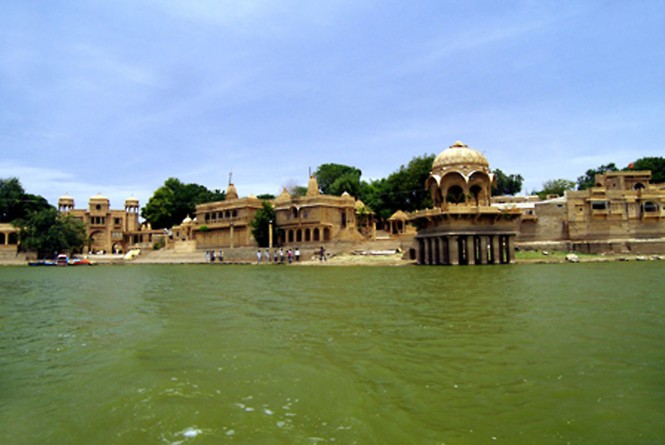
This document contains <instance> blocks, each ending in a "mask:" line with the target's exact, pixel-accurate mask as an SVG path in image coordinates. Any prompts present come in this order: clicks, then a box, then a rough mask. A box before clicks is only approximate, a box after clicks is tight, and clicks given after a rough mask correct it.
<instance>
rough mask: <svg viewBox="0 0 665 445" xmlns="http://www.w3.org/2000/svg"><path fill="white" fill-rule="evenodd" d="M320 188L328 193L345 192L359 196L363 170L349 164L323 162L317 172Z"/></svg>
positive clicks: (339, 193)
mask: <svg viewBox="0 0 665 445" xmlns="http://www.w3.org/2000/svg"><path fill="white" fill-rule="evenodd" d="M315 175H316V180H317V182H318V183H319V189H321V192H322V193H324V194H326V195H336V196H341V195H342V194H343V193H344V192H347V193H349V194H350V195H352V196H358V192H359V190H360V176H361V175H362V172H361V171H360V170H359V169H357V168H355V167H350V166H348V165H342V164H321V165H319V168H317V169H316V172H315Z"/></svg>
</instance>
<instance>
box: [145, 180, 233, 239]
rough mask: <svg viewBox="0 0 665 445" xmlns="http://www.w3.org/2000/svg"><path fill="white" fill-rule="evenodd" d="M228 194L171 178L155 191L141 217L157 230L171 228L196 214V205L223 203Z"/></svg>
mask: <svg viewBox="0 0 665 445" xmlns="http://www.w3.org/2000/svg"><path fill="white" fill-rule="evenodd" d="M225 198H226V194H225V193H224V192H221V191H219V190H214V191H210V190H208V189H207V188H206V187H204V186H202V185H199V184H183V183H182V182H181V181H180V180H179V179H177V178H169V179H167V180H166V181H164V185H163V186H161V187H160V188H158V189H157V190H155V193H154V194H153V195H152V197H151V198H150V199H149V200H148V202H147V203H146V205H145V207H143V209H141V216H142V217H143V218H145V219H146V220H148V221H150V224H151V225H152V227H153V228H155V229H163V228H170V227H173V226H175V225H178V224H180V223H181V222H182V221H183V220H184V219H185V218H186V217H187V216H188V215H193V214H194V213H195V212H196V205H197V204H202V203H204V202H212V201H223V200H224V199H225Z"/></svg>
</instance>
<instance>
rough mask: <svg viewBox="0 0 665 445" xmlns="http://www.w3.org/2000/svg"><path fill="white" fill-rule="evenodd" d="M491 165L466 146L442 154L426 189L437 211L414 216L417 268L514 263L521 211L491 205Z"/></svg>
mask: <svg viewBox="0 0 665 445" xmlns="http://www.w3.org/2000/svg"><path fill="white" fill-rule="evenodd" d="M493 180H494V175H493V174H492V173H491V172H490V167H489V162H488V161H487V158H485V156H483V154H482V153H480V152H479V151H477V150H474V149H472V148H469V147H468V146H467V145H465V144H463V143H462V142H455V143H454V144H453V145H451V146H450V147H448V148H447V149H445V150H444V151H442V152H441V153H440V154H439V155H438V156H437V157H436V159H435V160H434V163H433V164H432V171H431V173H430V176H429V178H428V179H427V182H426V184H425V187H426V188H427V189H428V190H429V191H430V192H431V194H432V202H433V205H434V208H432V209H425V210H420V211H417V212H414V213H412V214H411V216H410V222H411V223H412V224H414V225H415V226H416V229H417V231H418V234H417V235H416V252H417V253H416V260H417V262H418V264H431V265H458V264H468V265H473V264H505V263H512V262H514V261H515V237H516V235H517V231H516V222H517V221H518V220H519V219H520V215H521V211H520V210H518V209H510V208H509V209H500V208H498V207H495V206H492V205H491V195H492V182H493Z"/></svg>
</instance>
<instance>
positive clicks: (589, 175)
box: [577, 162, 618, 190]
mask: <svg viewBox="0 0 665 445" xmlns="http://www.w3.org/2000/svg"><path fill="white" fill-rule="evenodd" d="M617 170H618V168H617V166H616V165H615V164H614V162H610V163H609V164H606V165H601V166H600V167H598V168H591V169H589V170H587V171H586V173H585V174H584V175H583V176H580V177H579V178H577V190H586V189H589V188H591V187H593V186H595V185H596V175H602V174H605V173H607V172H615V171H617Z"/></svg>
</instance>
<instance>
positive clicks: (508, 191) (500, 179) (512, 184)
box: [492, 168, 524, 195]
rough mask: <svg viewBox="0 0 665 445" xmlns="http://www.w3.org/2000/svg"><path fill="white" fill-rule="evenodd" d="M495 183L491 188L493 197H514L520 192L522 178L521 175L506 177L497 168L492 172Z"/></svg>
mask: <svg viewBox="0 0 665 445" xmlns="http://www.w3.org/2000/svg"><path fill="white" fill-rule="evenodd" d="M493 173H494V179H495V183H494V185H493V186H492V194H493V195H514V194H516V193H519V191H520V190H522V183H523V182H524V178H523V177H522V175H515V174H511V175H506V174H505V173H504V172H502V171H501V170H499V169H498V168H497V169H496V170H494V171H493Z"/></svg>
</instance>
